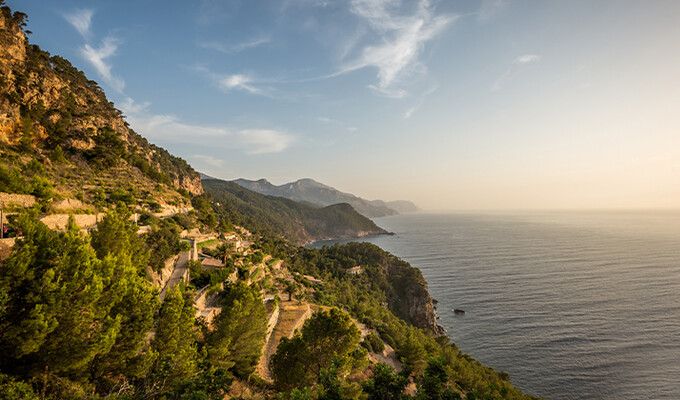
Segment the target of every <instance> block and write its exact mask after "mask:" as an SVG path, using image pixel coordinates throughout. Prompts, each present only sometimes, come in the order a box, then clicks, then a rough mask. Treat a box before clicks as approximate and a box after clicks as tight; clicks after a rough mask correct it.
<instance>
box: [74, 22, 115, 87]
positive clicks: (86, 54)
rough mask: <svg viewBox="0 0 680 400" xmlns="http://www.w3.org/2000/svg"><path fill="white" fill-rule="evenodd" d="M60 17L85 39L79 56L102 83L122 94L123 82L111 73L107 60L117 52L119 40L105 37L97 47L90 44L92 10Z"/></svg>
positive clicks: (110, 66)
mask: <svg viewBox="0 0 680 400" xmlns="http://www.w3.org/2000/svg"><path fill="white" fill-rule="evenodd" d="M62 15H63V17H64V19H65V20H66V21H67V22H68V23H69V24H71V25H72V26H73V27H74V28H75V29H76V30H77V31H78V33H80V35H81V36H82V37H83V39H85V45H83V47H81V48H80V55H81V56H83V58H85V60H86V61H87V62H88V63H90V64H91V65H92V66H93V67H94V68H95V70H96V71H97V74H98V75H99V76H100V77H101V78H102V79H103V80H104V83H106V84H107V85H109V86H111V88H113V89H114V90H115V91H116V92H118V93H123V89H124V88H125V81H124V80H123V78H121V77H119V76H115V75H114V74H113V73H112V72H111V69H112V65H111V63H110V62H109V60H108V59H109V58H111V57H112V56H114V55H115V54H116V51H118V46H119V45H120V40H118V39H117V38H115V37H113V36H107V37H105V38H104V39H103V40H102V41H101V42H100V43H99V45H96V46H95V45H92V44H91V38H92V36H93V35H92V31H91V27H92V16H93V15H94V10H93V9H78V10H75V11H73V12H72V13H70V14H69V13H65V14H62Z"/></svg>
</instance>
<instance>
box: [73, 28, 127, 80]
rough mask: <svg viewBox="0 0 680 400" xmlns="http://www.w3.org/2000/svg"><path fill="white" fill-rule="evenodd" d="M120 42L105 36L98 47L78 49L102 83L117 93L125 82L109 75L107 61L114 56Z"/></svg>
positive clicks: (86, 45)
mask: <svg viewBox="0 0 680 400" xmlns="http://www.w3.org/2000/svg"><path fill="white" fill-rule="evenodd" d="M119 43H120V41H119V40H118V39H116V38H114V37H112V36H107V37H105V38H104V40H102V41H101V43H100V44H99V46H97V47H93V46H90V44H85V46H83V47H82V48H81V49H80V54H81V55H82V56H83V57H84V58H85V59H86V60H87V61H88V62H89V63H90V64H92V66H93V67H94V68H95V69H96V70H97V73H98V74H99V75H100V76H101V77H102V79H104V81H105V82H106V83H107V84H108V85H109V86H111V87H112V88H113V89H114V90H116V91H117V92H119V93H122V92H123V89H124V88H125V81H123V79H122V78H120V77H118V76H115V75H113V74H112V73H111V64H110V63H109V62H108V61H107V59H109V58H110V57H111V56H113V55H115V54H116V51H117V50H118V45H119Z"/></svg>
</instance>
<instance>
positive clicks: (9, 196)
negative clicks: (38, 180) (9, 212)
mask: <svg viewBox="0 0 680 400" xmlns="http://www.w3.org/2000/svg"><path fill="white" fill-rule="evenodd" d="M34 204H35V196H31V195H29V194H13V193H0V208H7V207H11V206H19V207H31V206H32V205H34Z"/></svg>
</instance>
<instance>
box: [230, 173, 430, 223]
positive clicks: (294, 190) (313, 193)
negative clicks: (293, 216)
mask: <svg viewBox="0 0 680 400" xmlns="http://www.w3.org/2000/svg"><path fill="white" fill-rule="evenodd" d="M233 182H234V183H236V184H238V185H240V186H243V187H245V188H247V189H249V190H252V191H255V192H258V193H260V194H265V195H269V196H277V197H284V198H287V199H290V200H294V201H297V202H300V203H307V204H313V205H316V206H318V207H325V206H329V205H332V204H339V203H348V204H350V205H351V206H352V207H353V208H354V209H355V210H356V211H357V212H358V213H359V214H361V215H363V216H365V217H368V218H376V217H385V216H389V215H397V214H399V213H401V212H414V211H417V207H416V205H415V204H413V203H411V202H409V201H406V200H398V201H395V202H385V201H382V200H366V199H363V198H361V197H358V196H355V195H353V194H351V193H346V192H342V191H340V190H337V189H335V188H334V187H332V186H329V185H326V184H323V183H321V182H318V181H315V180H314V179H310V178H302V179H298V180H297V181H295V182H288V183H284V184H282V185H278V186H277V185H274V184H272V183H271V182H269V181H268V180H267V179H264V178H262V179H259V180H256V181H252V180H248V179H243V178H240V179H236V180H234V181H233ZM397 208H399V210H398V209H397Z"/></svg>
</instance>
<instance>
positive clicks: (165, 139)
mask: <svg viewBox="0 0 680 400" xmlns="http://www.w3.org/2000/svg"><path fill="white" fill-rule="evenodd" d="M7 3H8V4H9V5H10V6H11V7H12V8H13V9H15V10H20V11H24V12H26V13H27V14H28V16H29V22H28V29H30V30H31V31H33V34H32V35H31V37H30V40H31V41H32V42H34V43H37V44H39V45H40V46H41V47H42V48H43V49H44V50H47V51H49V52H50V53H52V54H59V55H62V56H64V57H66V58H68V59H69V60H71V62H72V63H73V64H74V65H75V66H76V67H78V68H79V69H82V70H83V71H85V73H86V74H87V76H88V77H89V78H90V79H94V80H96V81H98V82H99V83H100V85H101V86H102V87H103V88H104V89H105V91H106V92H107V95H108V97H109V99H110V100H112V101H114V102H115V104H116V106H117V107H119V108H121V109H122V110H123V111H124V113H125V115H126V116H127V119H128V121H129V122H130V125H131V126H132V128H133V129H135V130H136V131H137V132H138V133H140V134H141V135H143V136H145V137H147V138H148V139H149V140H150V141H151V142H153V143H156V144H158V145H161V146H163V147H165V148H167V149H168V150H170V151H171V152H172V153H174V154H176V155H178V156H181V157H182V158H184V159H186V160H187V161H189V162H190V163H191V164H192V165H193V166H194V168H196V169H197V170H199V171H202V172H205V173H207V174H209V175H212V176H216V177H220V178H224V179H235V178H239V177H243V178H249V179H258V178H262V177H264V178H267V179H269V180H270V181H272V182H274V183H276V184H280V183H284V182H287V181H292V180H296V179H298V178H303V177H309V178H313V179H316V180H318V181H320V182H323V183H326V184H328V185H331V186H334V187H336V188H338V189H340V190H343V191H347V192H351V193H354V194H356V195H359V196H362V197H365V198H369V199H377V198H380V199H383V200H396V199H409V200H412V201H415V202H416V203H417V204H418V205H420V206H421V207H423V208H426V209H430V210H453V209H527V208H528V209H531V208H641V207H642V208H677V207H678V206H680V22H679V21H680V1H675V0H667V1H653V0H646V1H639V0H635V1H625V0H611V1H597V0H582V1H579V0H568V1H566V0H565V1H539V0H534V1H519V0H517V1H514V0H491V1H472V0H448V1H447V0H442V1H418V0H409V1H406V0H404V1H398V0H373V1H369V0H347V1H340V0H338V1H330V0H329V1H323V0H288V1H285V0H284V1H281V0H279V1H253V0H248V1H246V0H243V1H230V0H202V1H198V0H196V1H186V0H185V1H169V0H165V1H156V0H135V1H131V0H115V1H114V0H110V1H109V0H98V1H94V0H79V1H78V0H62V1H45V0H8V1H7Z"/></svg>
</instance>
